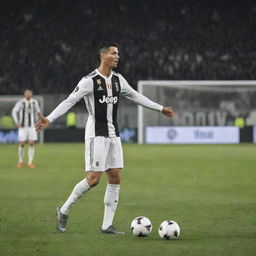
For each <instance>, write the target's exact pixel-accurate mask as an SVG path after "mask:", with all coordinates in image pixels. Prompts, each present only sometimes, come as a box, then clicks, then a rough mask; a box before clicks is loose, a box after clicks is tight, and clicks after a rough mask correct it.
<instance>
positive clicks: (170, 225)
mask: <svg viewBox="0 0 256 256" xmlns="http://www.w3.org/2000/svg"><path fill="white" fill-rule="evenodd" d="M158 233H159V236H160V237H161V238H163V239H166V240H176V239H178V237H179V235H180V227H179V225H178V223H177V222H175V221H173V220H165V221H163V222H162V223H161V224H160V226H159V228H158Z"/></svg>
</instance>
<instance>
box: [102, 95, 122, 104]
mask: <svg viewBox="0 0 256 256" xmlns="http://www.w3.org/2000/svg"><path fill="white" fill-rule="evenodd" d="M117 100H118V99H117V96H115V97H113V96H107V97H106V95H103V98H102V99H99V102H100V103H107V104H116V103H117Z"/></svg>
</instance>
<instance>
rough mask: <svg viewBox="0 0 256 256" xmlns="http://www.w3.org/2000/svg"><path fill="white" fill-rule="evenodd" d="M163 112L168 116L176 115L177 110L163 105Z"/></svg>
mask: <svg viewBox="0 0 256 256" xmlns="http://www.w3.org/2000/svg"><path fill="white" fill-rule="evenodd" d="M162 113H163V114H164V115H165V116H168V117H175V115H176V114H175V112H174V111H173V109H172V108H171V107H163V110H162Z"/></svg>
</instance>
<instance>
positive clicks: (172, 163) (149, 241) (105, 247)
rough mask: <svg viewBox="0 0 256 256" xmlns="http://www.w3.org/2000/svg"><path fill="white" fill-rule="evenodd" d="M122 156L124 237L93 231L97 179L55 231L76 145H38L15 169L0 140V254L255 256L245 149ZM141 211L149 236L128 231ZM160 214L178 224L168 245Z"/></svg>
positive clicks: (78, 151)
mask: <svg viewBox="0 0 256 256" xmlns="http://www.w3.org/2000/svg"><path fill="white" fill-rule="evenodd" d="M124 155H125V169H124V170H123V171H122V186H121V193H120V202H119V207H118V209H117V212H116V217H115V220H114V225H116V226H117V227H118V228H119V229H121V230H123V231H125V232H126V235H125V236H113V235H104V234H100V233H99V228H100V226H101V222H102V217H103V196H104V192H105V186H106V177H105V175H104V177H103V178H102V180H101V183H100V184H99V185H98V186H97V187H95V188H94V189H92V190H91V191H90V192H89V193H87V194H85V195H84V196H83V197H82V198H81V199H80V200H79V201H78V202H77V203H76V204H75V205H74V206H73V208H72V210H71V212H70V216H69V222H68V227H67V232H66V233H59V232H58V231H57V230H56V229H55V208H56V207H57V206H59V205H61V204H62V203H63V202H64V201H65V200H66V198H67V196H68V195H69V194H70V192H71V190H72V189H73V187H74V185H75V184H76V183H78V182H79V181H80V180H81V179H82V178H83V177H84V172H83V169H84V144H82V143H81V144H45V145H37V148H36V156H35V164H36V165H37V168H36V169H28V168H26V167H25V168H23V169H18V168H16V160H17V145H0V156H1V162H0V255H1V256H23V255H24V256H30V255H31V256H37V255H40V256H41V255H42V256H43V255H45V256H80V255H81V256H86V255H95V256H101V255H103V256H108V255H111V256H115V255H116V256H126V255H127V256H136V255H140V256H143V255H154V256H156V255H157V256H161V255H163V256H168V255H172V256H176V255H179V256H181V255H186V256H192V255H195V256H201V255H202V256H208V255H209V256H218V255H223V256H224V255H225V256H227V255H232V256H236V255H246V256H250V255H256V147H255V146H254V145H163V146H159V145H144V146H139V145H124ZM140 215H144V216H147V217H148V218H149V219H150V220H151V222H152V224H153V231H152V233H151V234H150V236H149V237H146V238H137V237H133V236H132V234H131V232H130V222H131V220H132V219H133V218H134V217H137V216H140ZM165 219H173V220H175V221H176V222H178V223H179V225H180V227H181V235H180V238H179V239H178V240H177V241H165V240H162V239H160V237H159V236H158V226H159V224H160V223H161V222H162V221H163V220H165Z"/></svg>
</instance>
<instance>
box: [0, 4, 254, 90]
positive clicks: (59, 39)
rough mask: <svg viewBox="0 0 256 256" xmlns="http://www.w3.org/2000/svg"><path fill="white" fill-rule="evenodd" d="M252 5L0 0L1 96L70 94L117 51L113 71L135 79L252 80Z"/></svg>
mask: <svg viewBox="0 0 256 256" xmlns="http://www.w3.org/2000/svg"><path fill="white" fill-rule="evenodd" d="M255 27H256V3H255V2H254V1H247V0H244V1H222V2H221V1H192V0H187V1H185V0H180V1H178V0H173V1H168V0H166V1H165V0H162V1H156V0H147V1H142V0H136V1H135V0H130V1H118V0H109V1H105V0H102V1H100V0H91V1H82V0H77V1H68V0H67V1H66V0H62V1H51V0H36V1H33V0H27V1H18V0H17V1H8V0H3V1H1V8H0V33H1V34H0V63H1V65H0V94H17V93H21V92H22V90H23V89H24V88H31V89H32V90H34V91H35V93H37V94H38V93H40V94H46V93H68V92H70V91H72V90H73V88H74V87H75V85H76V83H77V82H78V81H79V80H80V78H81V77H83V76H85V75H86V74H88V73H90V72H91V71H92V70H93V69H94V68H95V67H97V65H98V55H97V47H98V44H99V43H100V42H101V41H115V42H117V43H118V44H119V46H120V49H119V50H120V55H121V61H120V65H119V67H118V71H119V72H120V73H122V74H123V75H124V76H125V77H126V78H127V80H128V82H130V84H131V85H132V86H133V87H135V88H136V84H137V81H138V80H147V79H154V80H212V79H214V80H254V79H256V47H255V45H256V33H255Z"/></svg>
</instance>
